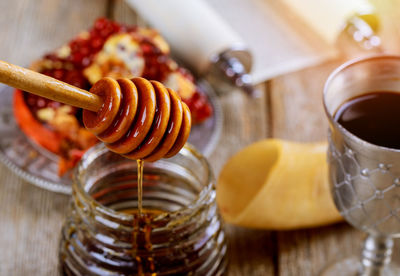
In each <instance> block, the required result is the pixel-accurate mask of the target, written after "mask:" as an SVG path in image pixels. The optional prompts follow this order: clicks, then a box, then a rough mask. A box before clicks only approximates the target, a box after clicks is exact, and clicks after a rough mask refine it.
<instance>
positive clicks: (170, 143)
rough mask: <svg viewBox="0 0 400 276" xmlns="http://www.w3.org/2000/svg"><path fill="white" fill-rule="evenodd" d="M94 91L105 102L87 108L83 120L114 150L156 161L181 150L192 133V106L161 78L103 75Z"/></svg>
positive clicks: (129, 155) (88, 127)
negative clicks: (189, 106)
mask: <svg viewBox="0 0 400 276" xmlns="http://www.w3.org/2000/svg"><path fill="white" fill-rule="evenodd" d="M90 92H92V93H94V94H96V95H98V96H100V97H102V99H103V105H102V107H101V108H100V110H98V111H97V112H92V111H89V110H84V111H83V122H84V124H85V127H86V128H87V129H88V130H89V131H91V132H92V133H94V134H95V135H96V136H97V138H98V139H99V140H101V141H103V142H104V143H105V145H106V146H107V147H108V148H109V149H110V150H111V151H113V152H116V153H119V154H122V155H123V156H125V157H127V158H130V159H144V160H145V161H156V160H158V159H160V158H163V157H171V156H173V155H175V154H176V153H178V152H179V150H180V149H181V148H182V147H183V146H184V144H185V143H186V140H187V139H188V137H189V133H190V128H191V115H190V110H189V108H188V107H187V105H186V104H185V103H184V102H182V100H181V99H180V97H179V95H178V94H177V93H176V92H174V91H173V90H172V89H169V88H166V87H165V86H164V85H163V84H161V83H160V82H157V81H148V80H146V79H144V78H133V79H124V78H122V79H118V80H114V79H112V78H103V79H101V80H100V81H98V82H97V83H95V84H94V85H93V87H92V88H91V89H90Z"/></svg>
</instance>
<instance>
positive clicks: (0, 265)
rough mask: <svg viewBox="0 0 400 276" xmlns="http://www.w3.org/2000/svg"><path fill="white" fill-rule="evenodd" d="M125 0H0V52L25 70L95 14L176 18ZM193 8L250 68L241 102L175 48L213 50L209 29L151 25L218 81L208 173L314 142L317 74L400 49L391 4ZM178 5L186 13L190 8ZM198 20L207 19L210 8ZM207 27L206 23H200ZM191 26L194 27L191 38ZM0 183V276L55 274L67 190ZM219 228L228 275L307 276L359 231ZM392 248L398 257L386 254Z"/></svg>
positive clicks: (141, 19)
mask: <svg viewBox="0 0 400 276" xmlns="http://www.w3.org/2000/svg"><path fill="white" fill-rule="evenodd" d="M136 2H138V1H128V0H127V1H124V0H68V1H67V0H35V1H31V0H14V1H7V0H0V11H1V16H0V37H1V38H2V43H1V44H0V59H1V60H5V61H8V62H11V63H15V64H18V65H21V66H24V67H28V66H30V64H32V62H33V61H35V60H37V59H38V58H40V57H41V56H43V55H44V54H46V53H48V52H50V51H52V50H54V49H56V48H59V47H61V46H62V45H64V44H65V43H67V42H68V41H69V40H70V39H71V38H73V37H75V36H76V35H77V34H79V33H80V32H81V31H82V30H86V29H88V28H90V27H91V26H92V24H93V22H94V21H95V20H96V19H97V18H99V17H106V18H109V19H112V20H116V21H118V22H121V23H126V24H131V25H135V24H137V25H140V26H148V25H149V22H153V24H150V25H154V24H157V22H158V24H160V25H163V22H169V19H168V18H170V20H172V19H173V18H174V17H176V16H177V15H176V14H174V13H173V12H168V13H166V14H165V15H164V17H163V20H165V21H163V20H161V21H160V18H157V17H156V18H148V17H145V16H141V14H142V13H140V10H146V9H147V13H148V12H149V11H150V13H151V10H152V8H153V9H155V8H156V7H155V6H154V7H152V6H151V5H150V4H145V3H144V2H146V1H142V2H143V3H142V4H141V5H143V6H145V7H144V8H143V7H142V8H140V7H136V8H135V3H136ZM205 3H207V4H208V5H209V6H208V7H209V8H210V9H211V10H212V16H213V17H215V16H216V18H217V21H218V22H222V23H221V24H222V25H223V27H221V28H227V29H226V30H228V29H229V31H227V32H231V31H232V32H233V33H234V34H233V35H232V36H230V38H231V39H232V37H234V39H232V40H229V39H228V41H227V42H226V43H227V44H226V45H228V44H229V43H232V44H231V45H229V46H232V49H233V48H235V47H234V46H236V44H235V43H234V42H237V41H240V44H241V47H242V49H244V50H246V51H248V53H250V54H251V56H252V59H251V60H252V62H251V63H252V66H251V71H249V72H247V71H246V70H244V71H243V72H242V73H243V74H247V73H249V74H250V77H249V79H246V80H247V81H248V82H249V84H251V85H254V86H255V89H256V90H257V91H258V92H259V93H258V96H257V97H249V96H248V95H247V93H246V92H243V91H242V90H243V89H242V88H241V87H240V86H241V84H239V85H238V83H234V82H230V81H232V78H230V80H226V81H224V82H225V83H219V81H218V78H217V81H215V75H213V74H215V72H214V73H213V71H212V70H211V69H210V68H211V67H207V66H206V69H204V68H203V67H201V68H200V67H199V68H197V67H196V65H198V64H199V63H195V64H190V61H191V57H189V58H188V57H187V56H185V55H183V50H179V49H178V48H179V46H180V47H182V48H185V49H184V50H185V51H186V50H191V49H192V48H191V47H189V46H187V45H188V44H185V43H189V42H188V41H189V40H190V41H192V39H195V38H196V36H198V37H201V38H202V41H201V43H202V45H203V44H204V45H213V43H215V41H217V38H216V37H217V36H218V34H217V35H214V36H207V34H208V33H207V32H204V31H202V29H201V28H200V27H199V29H196V28H185V25H184V23H182V29H186V31H187V34H188V35H187V41H186V42H185V39H182V38H181V39H178V40H174V41H169V40H168V37H169V36H170V37H172V38H173V37H174V34H173V33H171V34H169V33H168V30H167V31H164V33H163V32H162V30H160V32H161V34H162V35H164V36H165V37H166V39H167V42H168V43H169V44H170V45H171V50H172V53H173V55H174V56H175V57H176V58H177V59H178V60H179V61H181V62H182V64H184V65H187V67H189V69H191V70H192V71H193V73H194V74H195V75H196V76H198V77H200V78H207V79H210V81H211V83H212V85H213V87H214V89H215V90H216V91H217V93H218V90H219V89H220V87H222V86H224V85H226V82H228V89H225V90H228V92H224V93H220V95H219V96H218V102H219V104H220V106H221V110H222V113H223V118H224V120H223V123H222V126H221V129H220V130H219V132H220V135H219V140H218V143H217V144H216V146H215V149H214V151H213V152H212V153H210V155H209V156H208V157H209V161H210V163H211V165H212V167H213V169H214V172H215V175H216V176H218V174H219V172H220V170H221V168H222V166H223V165H224V163H225V162H226V160H227V159H228V158H229V157H231V156H232V155H233V154H234V153H235V152H237V151H238V150H240V149H241V148H243V147H244V146H246V145H248V144H250V143H252V142H254V141H258V140H261V139H264V138H270V137H274V138H281V139H287V140H291V141H299V142H316V141H324V140H326V130H327V122H326V119H325V116H324V115H323V108H322V104H321V102H322V99H321V96H322V87H323V85H324V82H325V80H326V78H327V76H328V75H329V73H330V72H331V71H332V70H333V69H334V68H336V67H337V66H338V65H339V64H341V63H342V62H343V61H345V60H347V59H350V58H354V57H361V56H365V55H369V54H373V53H382V52H384V53H390V54H400V21H399V20H398V19H399V18H400V1H398V0H371V1H367V0H364V1H362V0H357V1H356V0H354V1H350V0H348V1H317V0H304V1H295V0H281V1H273V0H250V1H245V0H231V1H229V0H221V1H211V0H208V1H205ZM146 5H147V6H146ZM149 5H150V6H149ZM186 12H187V13H188V14H189V17H190V14H191V13H193V15H195V14H196V12H197V11H196V10H190V9H187V10H186ZM144 13H146V11H145V12H144ZM147 13H146V14H147ZM201 16H202V18H204V25H207V22H208V18H211V17H208V16H210V15H209V14H205V15H203V14H202V15H201ZM193 17H195V16H193ZM183 22H184V21H183ZM166 25H167V24H166ZM203 27H204V26H203ZM214 27H215V25H211V26H208V28H209V29H211V30H212V29H214ZM161 28H162V26H161ZM215 29H218V28H215ZM196 32H198V33H199V34H201V33H202V32H203V33H202V35H201V36H200V35H196ZM210 32H211V31H210ZM191 35H192V36H193V37H190V36H191ZM175 37H176V36H175ZM221 37H222V36H221ZM223 37H225V36H223ZM189 38H190V39H189ZM193 41H196V40H193ZM174 45H177V46H174ZM207 47H208V46H204V47H202V48H201V49H200V50H202V49H205V48H207ZM228 48H229V47H228ZM210 49H211V48H210ZM226 49H227V48H226ZM226 49H225V48H218V47H216V48H215V49H214V48H213V50H215V52H213V55H211V54H210V55H209V56H207V58H208V59H207V58H205V59H204V60H203V61H204V62H209V63H210V64H211V65H212V64H214V65H215V64H217V63H216V62H215V60H213V58H212V57H215V56H218V55H219V54H221V53H222V52H224V50H226ZM197 50H198V49H197ZM189 52H190V51H189ZM190 53H191V54H192V55H193V56H192V58H195V57H196V55H198V52H196V49H194V48H193V52H190ZM209 53H211V52H208V54H209ZM239 61H241V60H240V58H239ZM213 62H214V63H213ZM243 63H245V61H243ZM211 65H210V66H211ZM217 65H218V64H217ZM217 65H215V66H217ZM249 68H250V67H249ZM242 69H243V68H242ZM239 71H240V70H239ZM224 74H225V75H226V72H224ZM210 75H211V76H210ZM213 76H214V80H213ZM221 78H222V77H221ZM228 79H229V78H228ZM213 81H214V82H213ZM229 82H230V83H229ZM221 90H222V88H221ZM0 101H2V99H0ZM3 111H4V110H3ZM0 112H2V110H0ZM4 118H6V117H4ZM4 118H3V120H8V119H4ZM0 179H1V180H0V210H1V211H0V275H23V274H29V275H56V273H57V263H58V260H57V252H58V239H59V232H60V229H61V225H62V223H63V220H64V214H65V212H66V209H67V206H68V201H69V197H68V196H65V195H61V194H56V193H53V192H50V191H46V190H43V189H40V188H37V187H35V186H33V185H31V184H29V183H27V182H25V181H23V180H20V179H19V178H17V177H16V176H15V175H14V174H13V173H11V172H10V171H8V170H7V169H6V168H5V166H3V165H0ZM227 233H228V239H229V242H230V250H229V256H230V265H229V270H228V275H316V274H317V273H318V272H319V271H320V270H321V269H322V268H323V267H325V265H327V264H328V263H331V262H333V261H335V260H337V258H338V256H341V257H342V256H346V255H350V254H358V252H359V250H360V246H361V239H362V237H363V235H364V234H363V233H360V232H358V231H356V230H354V229H352V228H351V227H349V226H348V225H347V224H345V223H341V224H337V225H333V226H327V227H321V228H316V229H306V230H294V231H265V230H249V229H244V228H240V227H236V226H231V225H228V226H227ZM397 246H398V244H397ZM394 255H395V256H394V260H395V261H396V262H399V261H400V259H399V256H398V254H397V253H395V254H394Z"/></svg>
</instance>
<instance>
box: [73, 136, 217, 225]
mask: <svg viewBox="0 0 400 276" xmlns="http://www.w3.org/2000/svg"><path fill="white" fill-rule="evenodd" d="M185 151H186V152H187V154H189V155H192V156H194V157H195V158H196V159H198V160H199V161H200V162H201V163H202V165H203V166H204V168H205V169H206V173H207V176H206V180H204V183H206V185H204V186H203V187H202V189H201V190H200V191H199V192H198V194H197V195H196V198H195V199H194V200H193V201H192V202H190V203H189V204H187V205H185V206H184V207H182V208H180V209H178V210H176V211H170V212H163V213H161V214H159V215H157V216H155V218H154V219H155V220H157V218H162V217H164V215H165V214H168V215H169V216H184V215H190V214H191V213H193V210H196V209H198V208H200V207H201V206H202V205H203V204H204V201H205V199H206V198H207V195H208V194H209V192H210V191H212V190H213V187H214V175H213V172H212V170H211V166H210V164H209V162H208V161H207V159H206V158H205V157H204V156H203V155H202V154H201V153H200V152H199V151H198V150H197V149H196V148H195V147H194V146H193V145H191V144H189V143H186V144H185V146H184V147H183V148H182V149H181V151H180V152H179V153H178V154H182V152H185ZM105 152H110V151H109V150H108V149H107V147H106V146H105V145H104V144H103V143H99V144H97V145H95V146H93V147H91V148H90V149H89V150H87V151H86V152H85V154H84V155H83V156H82V159H81V161H80V162H79V163H78V166H77V167H76V169H75V170H74V173H73V184H72V186H73V195H74V194H75V192H78V193H79V194H80V195H81V196H82V197H83V198H84V199H85V200H87V201H89V202H91V206H92V207H94V209H95V210H97V211H100V212H101V213H103V214H105V215H107V216H110V217H114V218H119V219H123V220H131V219H133V218H134V215H133V214H128V213H124V212H121V211H116V210H114V209H112V208H110V207H107V206H105V205H103V204H101V203H100V202H98V201H97V200H96V199H95V198H93V197H92V196H91V195H90V194H89V193H88V192H87V191H86V189H85V188H84V185H83V184H82V181H81V180H80V175H81V173H82V171H83V170H85V169H86V168H87V167H88V165H89V164H90V163H91V162H92V161H94V160H95V159H96V158H97V157H99V156H101V155H102V154H104V153H105Z"/></svg>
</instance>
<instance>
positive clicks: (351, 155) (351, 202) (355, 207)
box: [323, 55, 400, 275]
mask: <svg viewBox="0 0 400 276" xmlns="http://www.w3.org/2000/svg"><path fill="white" fill-rule="evenodd" d="M379 91H393V92H396V93H400V57H399V56H386V55H384V56H382V55H380V56H373V57H368V58H364V59H357V60H353V61H350V62H347V63H345V64H343V65H342V66H340V67H339V68H338V69H336V70H335V71H334V72H333V73H332V74H331V76H330V77H329V79H328V80H327V82H326V85H325V88H324V99H323V100H324V107H325V112H326V115H327V117H328V119H329V124H330V128H329V135H328V139H329V151H328V158H329V169H330V179H331V191H332V195H333V198H334V201H335V204H336V207H337V208H338V209H339V211H340V213H341V214H342V215H343V217H344V218H345V219H346V221H348V222H349V223H350V224H351V225H353V226H354V227H356V228H357V229H360V230H362V231H365V232H367V233H368V234H369V236H368V238H367V239H366V241H365V244H364V248H363V251H362V254H361V255H362V256H361V260H359V258H353V259H346V260H344V261H341V262H339V263H336V264H334V265H333V266H331V267H328V269H327V270H325V271H324V272H323V275H400V273H399V270H397V269H396V268H395V267H393V266H390V265H389V263H390V259H391V253H392V247H393V240H392V238H394V237H396V236H400V150H397V149H391V148H386V147H382V146H378V145H374V144H371V143H368V142H366V141H364V140H362V139H360V138H359V137H356V136H355V135H353V134H352V133H350V132H349V131H347V130H346V129H345V128H344V127H343V126H341V125H340V124H339V123H338V122H337V121H335V119H334V115H335V112H336V111H337V110H338V108H339V107H340V106H341V105H342V104H343V103H344V102H346V101H347V100H349V99H351V98H354V97H356V96H358V95H361V94H365V93H368V92H379ZM399 108H400V107H399ZM382 123H383V124H384V123H385V122H382ZM393 127H400V126H393Z"/></svg>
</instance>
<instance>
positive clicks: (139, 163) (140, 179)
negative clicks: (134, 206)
mask: <svg viewBox="0 0 400 276" xmlns="http://www.w3.org/2000/svg"><path fill="white" fill-rule="evenodd" d="M136 162H137V185H138V212H139V216H140V217H141V216H142V213H143V165H144V161H143V159H138V160H136Z"/></svg>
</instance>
